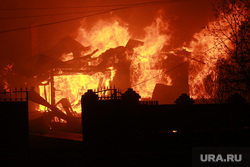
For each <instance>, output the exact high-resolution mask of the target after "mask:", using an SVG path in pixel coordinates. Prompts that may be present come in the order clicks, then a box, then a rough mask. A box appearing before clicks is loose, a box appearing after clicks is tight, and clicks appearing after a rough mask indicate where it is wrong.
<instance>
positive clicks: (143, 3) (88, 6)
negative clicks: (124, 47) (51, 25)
mask: <svg viewBox="0 0 250 167" xmlns="http://www.w3.org/2000/svg"><path fill="white" fill-rule="evenodd" d="M177 1H183V0H167V1H166V0H165V1H164V0H163V1H147V2H141V3H127V4H113V5H84V6H61V7H31V8H28V7H27V8H0V10H3V11H8V10H48V9H77V8H107V7H122V6H131V5H138V4H140V5H145V4H157V3H169V2H177Z"/></svg>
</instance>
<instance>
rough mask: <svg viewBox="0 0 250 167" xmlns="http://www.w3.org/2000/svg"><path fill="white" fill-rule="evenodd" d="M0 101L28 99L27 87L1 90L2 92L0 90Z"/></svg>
mask: <svg viewBox="0 0 250 167" xmlns="http://www.w3.org/2000/svg"><path fill="white" fill-rule="evenodd" d="M0 101H1V102H5V101H28V90H27V88H25V89H22V88H20V89H19V90H17V88H15V89H14V90H12V89H9V90H3V92H0Z"/></svg>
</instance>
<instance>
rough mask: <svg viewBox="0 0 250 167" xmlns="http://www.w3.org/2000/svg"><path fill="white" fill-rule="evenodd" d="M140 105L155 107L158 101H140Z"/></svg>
mask: <svg viewBox="0 0 250 167" xmlns="http://www.w3.org/2000/svg"><path fill="white" fill-rule="evenodd" d="M139 104H140V105H147V106H153V105H158V101H139Z"/></svg>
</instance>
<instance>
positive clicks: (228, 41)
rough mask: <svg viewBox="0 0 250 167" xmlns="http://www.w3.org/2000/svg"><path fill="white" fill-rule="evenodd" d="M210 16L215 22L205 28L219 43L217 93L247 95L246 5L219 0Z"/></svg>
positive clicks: (241, 0) (249, 5)
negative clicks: (240, 93)
mask: <svg viewBox="0 0 250 167" xmlns="http://www.w3.org/2000/svg"><path fill="white" fill-rule="evenodd" d="M214 12H215V17H216V21H214V22H213V24H211V25H209V26H208V27H207V28H208V30H209V32H210V33H211V34H210V35H212V36H214V37H216V39H218V40H219V45H217V46H216V47H219V48H220V49H219V50H220V52H221V56H220V57H219V59H218V61H217V67H218V73H219V75H218V76H219V78H218V82H219V85H220V88H219V90H220V91H223V92H224V91H227V92H235V91H237V92H250V43H249V42H250V31H249V30H250V24H249V22H250V1H249V0H219V1H217V2H216V3H215V5H214Z"/></svg>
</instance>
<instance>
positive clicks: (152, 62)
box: [131, 17, 171, 98]
mask: <svg viewBox="0 0 250 167" xmlns="http://www.w3.org/2000/svg"><path fill="white" fill-rule="evenodd" d="M166 30H168V24H167V23H166V22H164V21H163V20H162V18H161V17H159V18H157V19H156V21H155V22H154V23H152V24H151V25H150V26H148V27H146V28H145V29H144V31H145V33H146V35H145V38H144V39H142V41H144V45H143V46H140V47H137V48H135V49H134V54H133V57H132V66H131V69H132V70H131V82H132V86H133V88H134V89H135V90H136V91H137V92H139V94H140V95H141V96H142V97H143V98H151V97H152V93H153V90H154V87H155V85H156V83H163V84H166V85H170V84H171V78H170V77H169V76H166V75H165V74H164V73H163V71H162V69H161V68H160V67H159V66H158V64H159V61H160V60H161V56H162V55H161V49H162V47H163V46H164V45H165V44H167V42H168V40H169V39H170V37H169V36H167V35H166V34H163V33H162V32H166ZM163 78H167V79H163Z"/></svg>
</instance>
